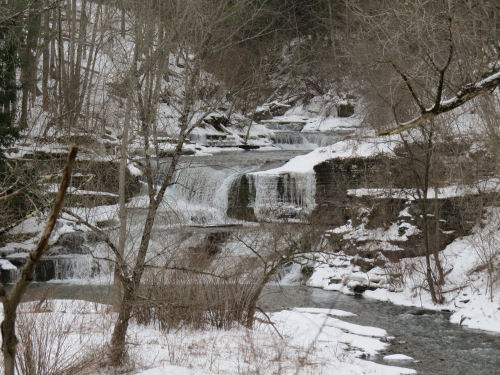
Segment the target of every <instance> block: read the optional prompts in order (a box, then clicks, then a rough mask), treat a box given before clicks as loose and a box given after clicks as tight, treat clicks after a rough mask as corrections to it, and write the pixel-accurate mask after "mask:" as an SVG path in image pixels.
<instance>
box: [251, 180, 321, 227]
mask: <svg viewBox="0 0 500 375" xmlns="http://www.w3.org/2000/svg"><path fill="white" fill-rule="evenodd" d="M248 177H249V184H250V185H251V188H250V190H254V191H255V200H254V202H253V208H254V213H255V216H256V217H257V218H258V219H276V218H282V217H292V218H293V217H304V216H306V215H308V214H310V213H311V212H312V210H313V209H314V207H315V205H316V203H315V199H314V196H315V193H316V180H315V176H314V174H312V173H311V174H288V173H287V174H281V175H269V174H259V173H252V174H249V175H248Z"/></svg>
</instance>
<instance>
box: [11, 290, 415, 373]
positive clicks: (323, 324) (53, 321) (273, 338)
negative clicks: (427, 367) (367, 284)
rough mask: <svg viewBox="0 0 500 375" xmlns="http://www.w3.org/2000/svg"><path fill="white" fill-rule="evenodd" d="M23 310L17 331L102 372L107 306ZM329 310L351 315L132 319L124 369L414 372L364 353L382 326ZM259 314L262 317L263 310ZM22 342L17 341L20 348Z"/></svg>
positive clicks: (316, 312)
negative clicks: (216, 324)
mask: <svg viewBox="0 0 500 375" xmlns="http://www.w3.org/2000/svg"><path fill="white" fill-rule="evenodd" d="M20 309H21V310H22V311H24V312H23V313H21V314H19V319H20V323H19V324H18V331H19V334H20V335H23V334H29V335H31V336H30V339H31V342H33V340H36V338H37V337H38V336H40V335H50V337H51V340H50V342H51V343H52V345H54V346H59V352H60V353H61V355H60V356H59V359H58V360H59V361H60V363H62V364H64V363H66V364H67V363H69V362H70V361H71V360H80V361H87V360H88V356H91V357H92V358H93V360H92V361H91V362H90V363H89V366H88V367H89V368H90V369H91V370H90V374H95V375H97V374H103V372H102V371H103V369H102V368H98V367H95V368H93V367H91V366H93V365H95V364H98V363H99V361H103V360H104V359H105V358H104V356H103V353H104V345H105V344H106V343H107V342H108V340H109V338H110V334H111V330H112V326H113V322H114V319H115V318H116V315H115V313H112V312H111V310H110V307H109V306H107V305H102V304H97V303H92V302H85V301H62V300H49V301H45V302H42V303H38V302H32V303H25V304H22V305H21V307H20ZM332 312H333V313H336V314H340V315H343V316H347V315H348V313H347V312H335V311H332V310H329V309H302V311H301V310H299V309H295V310H285V311H280V312H276V313H271V314H269V317H270V319H271V321H272V322H273V326H271V325H269V324H264V323H258V324H257V325H256V327H255V329H254V330H253V331H249V330H247V329H244V328H235V329H231V330H216V329H205V330H192V329H188V328H180V329H177V330H172V331H170V332H162V331H160V330H158V329H156V328H155V327H153V326H138V325H137V324H135V323H132V324H131V326H130V328H129V331H128V337H127V342H128V343H129V354H130V359H129V363H128V367H129V368H128V372H127V373H130V374H136V375H159V374H165V373H168V374H176V375H211V374H212V375H214V374H221V375H222V374H253V373H262V374H271V373H279V374H295V373H297V371H298V370H300V373H301V374H310V375H313V374H314V375H321V374H325V375H326V374H332V373H336V374H343V375H357V374H380V375H391V374H394V375H396V374H414V373H415V371H414V370H412V369H406V368H401V367H394V366H388V365H381V364H377V363H374V362H371V361H368V360H364V359H361V358H360V357H370V356H375V355H377V353H378V352H379V351H381V350H383V349H384V348H386V347H387V346H388V344H387V343H385V342H382V341H381V338H383V337H386V336H387V332H386V331H385V330H383V329H380V328H375V327H365V326H360V325H356V324H351V323H348V322H345V321H342V320H339V319H337V318H333V317H332ZM259 318H260V319H261V320H263V321H264V320H266V319H267V318H265V317H264V316H263V315H260V316H259ZM23 322H24V323H23ZM26 322H27V323H26ZM29 322H38V324H36V327H44V328H43V329H35V330H31V331H27V329H29V327H31V325H30V324H29ZM41 322H43V324H42V323H41ZM44 332H45V333H44ZM278 332H279V334H278ZM34 336H35V337H34ZM23 345H25V343H23V342H22V343H21V345H20V347H21V350H22V347H23ZM43 349H44V350H49V349H51V348H48V347H45V348H43Z"/></svg>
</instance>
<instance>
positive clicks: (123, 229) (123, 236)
mask: <svg viewBox="0 0 500 375" xmlns="http://www.w3.org/2000/svg"><path fill="white" fill-rule="evenodd" d="M131 106H132V100H131V97H130V95H127V102H126V104H125V111H126V112H125V121H124V124H123V136H122V140H121V145H120V176H119V183H118V190H119V193H118V195H119V202H118V205H119V216H120V233H119V239H118V252H119V255H120V256H121V257H122V258H123V254H124V253H125V244H126V241H127V207H126V205H125V203H126V202H125V193H126V192H125V187H126V186H125V184H126V178H125V177H126V174H127V151H128V135H129V129H130V111H131ZM123 271H124V270H120V266H119V265H118V264H115V270H114V275H113V288H112V291H111V301H112V305H113V309H114V311H119V310H120V304H121V295H122V287H123V285H122V283H121V280H120V272H123Z"/></svg>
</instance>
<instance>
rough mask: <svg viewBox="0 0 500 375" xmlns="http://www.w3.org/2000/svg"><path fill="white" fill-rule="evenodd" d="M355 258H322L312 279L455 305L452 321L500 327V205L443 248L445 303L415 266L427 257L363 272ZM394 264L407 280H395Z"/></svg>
mask: <svg viewBox="0 0 500 375" xmlns="http://www.w3.org/2000/svg"><path fill="white" fill-rule="evenodd" d="M344 229H345V228H344ZM351 259H352V257H348V256H345V255H337V256H330V257H324V258H322V259H318V260H317V262H316V268H315V271H314V273H313V275H312V276H311V278H310V279H309V280H308V282H307V284H308V285H309V286H313V287H319V288H323V289H326V290H338V291H341V292H345V293H352V289H353V288H354V287H355V286H356V285H359V284H361V285H368V286H376V287H378V289H376V290H366V291H365V292H364V296H365V297H368V298H375V299H378V300H383V301H389V302H392V303H394V304H398V305H405V306H418V307H422V308H426V309H431V310H448V311H452V312H453V314H452V315H451V317H450V321H451V322H452V323H456V324H460V325H462V326H466V327H469V328H474V329H481V330H486V331H493V332H500V277H499V276H500V275H499V271H498V270H499V268H498V265H499V264H500V208H499V207H490V208H488V209H487V216H486V219H485V220H484V222H483V223H482V224H481V225H480V226H477V227H476V228H475V229H474V230H473V233H472V234H471V235H469V236H466V237H461V238H457V239H456V240H455V241H453V242H452V243H451V244H449V245H448V246H447V247H446V248H445V249H444V250H443V251H442V252H441V253H440V259H441V262H442V264H443V267H444V270H445V272H446V273H447V275H446V278H445V280H446V282H445V285H444V286H443V287H442V289H443V292H444V293H443V296H444V298H445V302H444V303H442V304H437V305H434V304H433V302H432V299H431V296H430V294H429V293H428V292H427V291H425V290H424V289H423V288H422V286H424V285H425V280H424V272H417V271H415V270H420V271H423V270H424V269H425V259H424V258H423V257H419V258H406V259H402V260H400V261H399V262H398V263H395V264H394V263H389V268H387V269H382V268H380V267H375V268H373V269H371V270H370V271H369V272H361V271H360V269H359V267H357V266H355V265H353V264H351V262H350V260H351ZM391 267H393V268H394V271H395V272H396V271H397V273H402V274H403V277H404V283H403V282H401V280H400V281H399V282H392V283H390V282H389V278H388V276H387V275H388V273H391V272H392V271H391ZM395 284H398V285H395Z"/></svg>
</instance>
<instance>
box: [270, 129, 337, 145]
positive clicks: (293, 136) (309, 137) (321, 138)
mask: <svg viewBox="0 0 500 375" xmlns="http://www.w3.org/2000/svg"><path fill="white" fill-rule="evenodd" d="M271 140H272V141H273V143H274V144H275V145H276V146H277V147H280V148H281V149H297V150H314V149H315V148H317V147H323V146H328V145H331V144H333V143H335V142H337V141H338V140H339V137H338V135H335V134H327V133H319V132H295V131H277V132H275V133H274V134H273V135H272V136H271Z"/></svg>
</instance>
